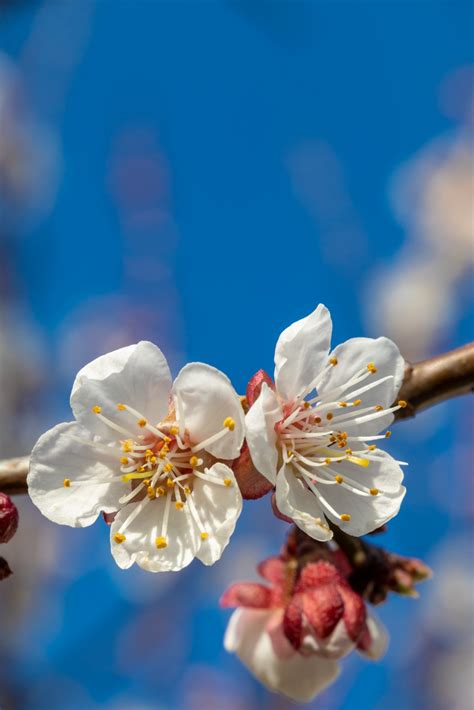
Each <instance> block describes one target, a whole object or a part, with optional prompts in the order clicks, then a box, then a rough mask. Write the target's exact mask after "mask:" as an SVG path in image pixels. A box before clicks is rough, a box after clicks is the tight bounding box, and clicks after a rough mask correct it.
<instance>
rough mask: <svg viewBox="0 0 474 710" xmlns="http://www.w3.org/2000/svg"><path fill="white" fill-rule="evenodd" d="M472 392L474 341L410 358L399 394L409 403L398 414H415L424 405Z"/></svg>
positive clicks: (404, 416)
mask: <svg viewBox="0 0 474 710" xmlns="http://www.w3.org/2000/svg"><path fill="white" fill-rule="evenodd" d="M469 392H474V342H473V343H469V344H468V345H463V346H462V347H461V348H456V350H451V351H450V352H447V353H444V354H443V355H437V356H436V357H433V358H430V359H429V360H422V361H421V362H417V363H415V364H414V365H412V364H411V363H409V362H407V363H406V368H405V378H404V380H403V385H402V388H401V390H400V392H399V394H398V399H399V400H400V399H404V400H405V401H406V402H407V406H406V407H405V408H404V409H400V410H398V412H397V413H396V415H395V418H396V419H407V418H409V417H414V416H415V414H417V413H418V412H420V411H421V410H423V409H427V408H428V407H432V406H433V405H434V404H439V403H440V402H444V401H445V400H447V399H452V398H453V397H459V396H460V395H463V394H468V393H469Z"/></svg>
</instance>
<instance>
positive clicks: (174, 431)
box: [170, 426, 179, 436]
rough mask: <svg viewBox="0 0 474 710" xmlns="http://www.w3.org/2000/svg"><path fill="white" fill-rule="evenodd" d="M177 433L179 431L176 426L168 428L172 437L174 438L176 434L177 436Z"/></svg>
mask: <svg viewBox="0 0 474 710" xmlns="http://www.w3.org/2000/svg"><path fill="white" fill-rule="evenodd" d="M178 432H179V429H178V427H177V426H172V427H170V434H172V435H173V436H176V434H178Z"/></svg>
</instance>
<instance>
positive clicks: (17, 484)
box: [0, 456, 30, 495]
mask: <svg viewBox="0 0 474 710" xmlns="http://www.w3.org/2000/svg"><path fill="white" fill-rule="evenodd" d="M29 463H30V457H29V456H20V457H19V458H17V459H7V460H6V461H0V491H2V493H8V494H9V495H12V494H14V493H26V492H27V486H26V476H27V474H28V466H29Z"/></svg>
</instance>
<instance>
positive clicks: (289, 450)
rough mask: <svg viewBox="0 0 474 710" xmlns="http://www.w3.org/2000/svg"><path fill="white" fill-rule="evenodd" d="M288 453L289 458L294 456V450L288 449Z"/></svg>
mask: <svg viewBox="0 0 474 710" xmlns="http://www.w3.org/2000/svg"><path fill="white" fill-rule="evenodd" d="M286 453H287V454H288V456H293V455H294V452H293V449H287V451H286Z"/></svg>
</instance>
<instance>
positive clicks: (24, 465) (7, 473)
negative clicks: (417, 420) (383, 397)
mask: <svg viewBox="0 0 474 710" xmlns="http://www.w3.org/2000/svg"><path fill="white" fill-rule="evenodd" d="M473 391H474V343H469V345H464V346H463V347H462V348H457V350H451V351H450V352H448V353H445V354H444V355H438V356H436V357H433V358H431V359H430V360H423V361H422V362H418V363H415V364H414V365H412V364H411V363H409V362H407V364H406V369H405V379H404V381H403V385H402V388H401V390H400V392H399V395H398V399H399V400H400V399H403V400H405V401H406V402H407V406H406V407H405V408H404V409H400V410H399V411H398V412H397V414H396V418H397V419H406V418H407V417H414V416H415V414H417V413H418V412H419V411H421V410H422V409H426V408H427V407H431V406H432V405H433V404H438V403H439V402H443V401H444V400H446V399H451V398H452V397H458V396H459V395H462V394H467V393H468V392H473ZM28 463H29V458H28V456H22V457H20V458H16V459H9V460H6V461H0V491H3V492H4V493H9V494H13V493H26V492H27V486H26V476H27V473H28Z"/></svg>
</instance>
